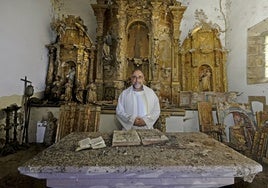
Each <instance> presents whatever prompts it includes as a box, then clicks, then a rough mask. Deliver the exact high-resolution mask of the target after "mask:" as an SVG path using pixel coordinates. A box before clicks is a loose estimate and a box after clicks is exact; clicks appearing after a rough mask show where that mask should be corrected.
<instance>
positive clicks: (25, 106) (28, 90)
mask: <svg viewBox="0 0 268 188" xmlns="http://www.w3.org/2000/svg"><path fill="white" fill-rule="evenodd" d="M20 80H21V81H23V82H24V92H23V97H22V106H23V110H22V111H23V113H24V126H23V135H22V139H21V141H20V142H21V143H22V142H23V141H24V140H25V143H26V144H28V125H29V117H30V108H29V101H28V100H29V97H31V96H32V95H33V87H32V85H31V84H32V82H31V81H29V80H27V76H25V77H24V79H23V78H21V79H20ZM28 84H30V85H28Z"/></svg>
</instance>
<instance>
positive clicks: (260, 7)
mask: <svg viewBox="0 0 268 188" xmlns="http://www.w3.org/2000/svg"><path fill="white" fill-rule="evenodd" d="M266 18H268V1H267V0H258V1H250V0H249V1H245V0H235V1H231V3H230V10H229V14H228V18H227V20H228V22H229V23H228V25H229V27H228V30H227V34H226V46H227V49H228V50H229V55H228V60H227V62H228V63H227V77H228V84H229V91H238V92H240V93H241V95H240V97H239V98H238V100H239V102H241V103H246V102H247V101H248V96H266V98H267V96H268V84H254V85H248V84H247V77H246V76H247V30H248V28H250V27H252V26H254V25H255V24H257V23H259V22H261V21H262V20H264V19H266Z"/></svg>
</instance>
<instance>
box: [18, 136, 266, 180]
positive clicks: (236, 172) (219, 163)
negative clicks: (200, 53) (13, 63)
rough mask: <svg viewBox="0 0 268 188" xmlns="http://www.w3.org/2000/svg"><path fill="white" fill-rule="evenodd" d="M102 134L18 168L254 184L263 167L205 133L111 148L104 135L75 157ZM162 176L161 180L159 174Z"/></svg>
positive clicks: (70, 140) (72, 140) (68, 140)
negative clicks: (236, 179)
mask: <svg viewBox="0 0 268 188" xmlns="http://www.w3.org/2000/svg"><path fill="white" fill-rule="evenodd" d="M99 135H100V133H85V132H84V133H71V134H70V135H68V136H67V137H65V138H63V139H62V140H61V141H60V142H58V143H57V144H55V145H53V146H50V147H49V148H47V149H46V150H44V151H43V152H41V153H39V154H38V155H37V156H36V157H34V158H33V159H31V160H29V161H28V162H26V163H25V164H24V165H22V166H21V167H19V171H20V172H21V173H22V174H26V175H30V176H38V177H39V178H42V174H47V173H59V174H61V173H70V174H77V173H78V174H83V175H88V174H100V173H104V174H105V173H106V174H107V173H108V174H109V173H118V174H120V173H121V174H126V173H149V172H154V171H161V172H163V173H162V174H161V175H160V176H165V175H166V174H164V173H166V172H168V173H175V174H176V175H178V176H179V175H182V174H184V175H185V174H188V175H189V176H190V175H193V176H197V175H198V174H200V175H202V176H206V175H207V176H211V175H212V174H213V176H221V175H223V174H224V176H228V177H243V178H244V180H245V181H249V182H250V181H252V180H253V178H254V176H255V174H257V173H259V172H260V171H262V166H261V165H260V164H259V163H257V162H255V161H253V160H252V159H249V158H247V157H246V156H244V155H242V154H240V153H238V152H236V151H234V150H233V149H231V148H229V147H227V146H226V145H224V144H222V143H220V142H217V141H216V140H213V139H211V138H209V137H208V136H207V135H205V134H203V133H167V134H166V135H167V136H168V138H169V142H167V143H164V144H161V145H150V146H143V145H141V146H128V147H111V145H112V134H105V135H104V134H102V137H103V138H104V140H105V143H106V145H107V147H106V148H102V149H97V150H83V151H80V152H75V148H76V146H77V142H78V141H79V140H81V139H83V138H86V137H90V138H95V137H97V136H99ZM163 174H164V175H163Z"/></svg>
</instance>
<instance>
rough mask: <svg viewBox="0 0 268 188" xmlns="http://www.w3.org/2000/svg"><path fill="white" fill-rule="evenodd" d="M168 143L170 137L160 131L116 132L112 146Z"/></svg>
mask: <svg viewBox="0 0 268 188" xmlns="http://www.w3.org/2000/svg"><path fill="white" fill-rule="evenodd" d="M166 141H168V137H167V136H166V135H164V133H162V132H161V131H159V130H158V129H142V130H141V129H139V130H134V129H132V130H128V131H123V130H115V131H114V132H113V142H112V146H135V145H151V144H158V143H163V142H166Z"/></svg>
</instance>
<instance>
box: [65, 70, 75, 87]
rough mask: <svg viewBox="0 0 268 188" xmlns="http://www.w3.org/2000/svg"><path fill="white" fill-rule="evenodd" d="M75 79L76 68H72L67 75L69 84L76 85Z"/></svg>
mask: <svg viewBox="0 0 268 188" xmlns="http://www.w3.org/2000/svg"><path fill="white" fill-rule="evenodd" d="M74 77H75V67H74V66H72V67H71V68H70V70H69V72H68V74H67V79H68V81H69V83H71V84H73V83H74Z"/></svg>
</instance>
